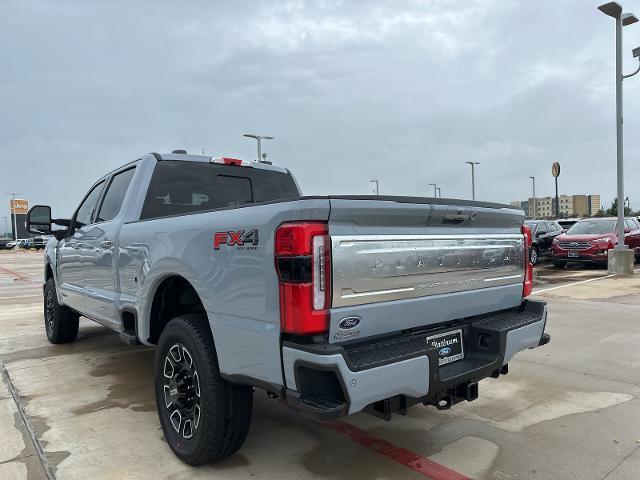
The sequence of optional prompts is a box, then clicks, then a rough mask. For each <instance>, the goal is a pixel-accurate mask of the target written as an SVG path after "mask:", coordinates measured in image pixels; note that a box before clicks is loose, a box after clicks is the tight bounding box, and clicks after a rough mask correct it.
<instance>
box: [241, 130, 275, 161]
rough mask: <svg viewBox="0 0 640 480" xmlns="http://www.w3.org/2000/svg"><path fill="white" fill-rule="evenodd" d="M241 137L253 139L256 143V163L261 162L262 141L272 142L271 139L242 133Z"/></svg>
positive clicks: (265, 136)
mask: <svg viewBox="0 0 640 480" xmlns="http://www.w3.org/2000/svg"><path fill="white" fill-rule="evenodd" d="M242 136H243V137H248V138H255V139H256V140H257V141H258V162H261V161H262V140H273V137H269V136H267V135H254V134H253V133H244V134H243V135H242Z"/></svg>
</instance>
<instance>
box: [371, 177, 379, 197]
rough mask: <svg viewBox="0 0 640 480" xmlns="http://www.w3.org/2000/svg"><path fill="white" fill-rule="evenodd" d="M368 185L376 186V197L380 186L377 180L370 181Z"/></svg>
mask: <svg viewBox="0 0 640 480" xmlns="http://www.w3.org/2000/svg"><path fill="white" fill-rule="evenodd" d="M369 183H373V184H375V186H376V189H375V192H376V196H378V195H380V185H379V182H378V179H377V178H376V179H374V180H370V181H369Z"/></svg>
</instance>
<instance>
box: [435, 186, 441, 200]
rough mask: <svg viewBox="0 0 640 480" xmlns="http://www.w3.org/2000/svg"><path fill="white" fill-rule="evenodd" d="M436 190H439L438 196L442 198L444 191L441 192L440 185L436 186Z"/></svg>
mask: <svg viewBox="0 0 640 480" xmlns="http://www.w3.org/2000/svg"><path fill="white" fill-rule="evenodd" d="M436 190H437V191H438V198H442V193H440V187H436Z"/></svg>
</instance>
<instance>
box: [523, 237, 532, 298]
mask: <svg viewBox="0 0 640 480" xmlns="http://www.w3.org/2000/svg"><path fill="white" fill-rule="evenodd" d="M522 235H524V284H523V286H522V296H523V297H528V296H529V295H531V291H532V290H533V264H532V263H531V257H530V255H529V250H531V241H532V239H531V228H529V227H528V226H527V225H522Z"/></svg>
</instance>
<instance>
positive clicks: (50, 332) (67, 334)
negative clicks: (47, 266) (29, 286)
mask: <svg viewBox="0 0 640 480" xmlns="http://www.w3.org/2000/svg"><path fill="white" fill-rule="evenodd" d="M78 322H79V316H78V314H77V313H75V312H74V311H73V310H71V309H70V308H69V307H65V306H64V305H60V304H59V303H58V295H57V293H56V284H55V282H54V281H53V278H50V279H49V280H47V283H46V284H45V286H44V326H45V330H46V332H47V339H48V340H49V341H50V342H51V343H68V342H73V341H74V340H75V339H76V338H77V337H78Z"/></svg>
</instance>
